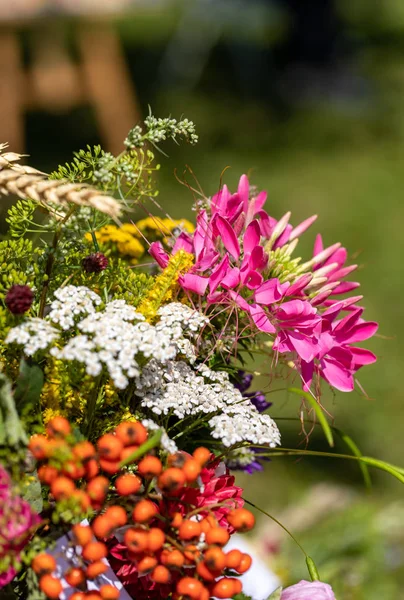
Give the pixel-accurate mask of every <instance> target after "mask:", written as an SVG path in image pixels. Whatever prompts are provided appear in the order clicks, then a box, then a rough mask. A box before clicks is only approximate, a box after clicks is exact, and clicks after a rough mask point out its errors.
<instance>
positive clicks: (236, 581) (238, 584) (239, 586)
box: [233, 577, 243, 595]
mask: <svg viewBox="0 0 404 600" xmlns="http://www.w3.org/2000/svg"><path fill="white" fill-rule="evenodd" d="M233 586H234V591H233V595H235V594H241V592H242V591H243V584H242V583H241V581H240V579H237V578H236V577H234V578H233Z"/></svg>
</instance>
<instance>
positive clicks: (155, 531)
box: [147, 527, 166, 552]
mask: <svg viewBox="0 0 404 600" xmlns="http://www.w3.org/2000/svg"><path fill="white" fill-rule="evenodd" d="M165 541H166V536H165V534H164V531H162V530H161V529H159V528H158V527H152V528H151V529H149V533H148V536H147V548H148V550H149V551H150V552H157V550H160V548H161V547H162V546H163V544H164V542H165Z"/></svg>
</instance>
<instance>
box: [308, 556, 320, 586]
mask: <svg viewBox="0 0 404 600" xmlns="http://www.w3.org/2000/svg"><path fill="white" fill-rule="evenodd" d="M306 565H307V569H308V571H309V575H310V578H311V580H312V581H320V575H319V574H318V570H317V567H316V563H315V562H314V560H313V559H312V558H311V557H310V556H306Z"/></svg>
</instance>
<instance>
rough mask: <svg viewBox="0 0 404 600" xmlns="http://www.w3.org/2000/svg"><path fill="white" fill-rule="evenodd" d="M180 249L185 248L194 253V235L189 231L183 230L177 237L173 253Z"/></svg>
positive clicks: (186, 250)
mask: <svg viewBox="0 0 404 600" xmlns="http://www.w3.org/2000/svg"><path fill="white" fill-rule="evenodd" d="M178 250H185V252H188V254H193V251H194V245H193V242H192V237H191V236H190V235H189V234H188V233H185V232H182V233H180V235H179V236H178V237H177V239H176V241H175V244H174V246H173V254H175V253H176V252H178Z"/></svg>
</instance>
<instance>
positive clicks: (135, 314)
mask: <svg viewBox="0 0 404 600" xmlns="http://www.w3.org/2000/svg"><path fill="white" fill-rule="evenodd" d="M166 139H172V140H174V141H178V140H180V139H182V140H184V141H185V142H188V143H190V144H193V143H196V141H197V136H196V133H195V128H194V125H193V123H192V122H191V121H188V120H187V119H183V120H182V121H176V120H175V119H171V118H169V119H157V118H155V117H153V116H152V115H149V117H148V118H147V119H146V120H145V127H144V128H141V127H140V126H136V127H135V128H134V129H133V130H132V131H131V132H130V133H129V134H128V137H127V138H126V140H125V141H124V149H123V151H122V153H121V154H120V155H119V156H113V155H111V154H110V153H108V152H104V151H103V150H102V149H101V148H100V147H98V146H97V147H95V148H87V149H86V150H82V151H80V152H78V153H77V154H76V155H75V157H74V160H73V162H72V163H70V164H66V165H61V166H59V168H58V169H57V170H56V171H55V172H54V173H52V174H51V175H50V176H48V175H46V174H44V173H42V172H40V171H38V170H36V169H34V168H32V167H29V166H24V165H22V164H21V160H20V159H21V157H20V156H19V155H17V154H14V153H13V152H10V151H8V149H7V148H6V147H5V146H4V145H3V146H2V147H1V153H0V193H1V194H3V195H7V194H14V195H16V196H18V197H19V198H20V199H19V200H18V201H17V202H16V204H14V205H13V206H11V208H10V209H9V211H8V214H7V217H6V222H7V225H8V234H7V236H6V237H5V239H4V240H3V241H1V242H0V264H1V265H2V267H1V269H2V272H1V278H0V295H1V304H0V328H1V340H0V351H1V355H0V361H1V363H0V364H1V372H0V461H1V466H0V496H1V504H0V517H1V520H0V523H1V528H0V586H3V588H4V589H3V591H4V593H8V594H9V596H10V597H11V598H24V599H26V598H27V599H30V600H38V599H43V598H50V599H57V598H61V599H62V598H70V599H71V600H83V599H87V600H88V599H93V600H94V599H96V598H98V599H100V598H101V599H103V600H112V599H115V598H122V599H124V598H126V599H128V598H136V599H137V598H145V599H150V600H151V599H159V598H171V597H172V598H173V599H175V600H176V599H178V600H181V599H182V598H183V599H184V600H208V599H209V598H211V597H216V598H236V597H237V598H240V599H241V598H246V597H248V591H247V590H244V592H243V579H244V574H245V573H246V572H248V570H249V569H250V567H251V565H252V564H253V565H254V558H252V557H251V556H250V554H249V553H248V552H244V551H243V550H242V549H239V548H238V546H237V539H238V537H237V536H238V534H239V533H240V532H241V533H242V532H245V531H249V530H251V529H252V528H253V526H254V522H255V517H254V515H253V513H252V512H250V510H249V508H250V507H252V506H254V505H253V504H252V503H251V502H249V501H248V499H246V498H245V496H244V493H243V490H242V489H241V488H240V487H238V486H237V485H236V484H235V476H234V472H235V471H237V470H242V471H246V472H248V473H254V472H255V471H260V470H262V469H263V462H264V461H266V460H268V459H269V458H270V457H274V456H283V455H291V456H293V455H296V456H297V455H305V454H307V455H310V454H318V453H316V452H312V451H310V450H307V449H299V448H297V449H293V448H288V449H286V448H282V446H281V435H280V431H279V429H278V426H277V424H276V422H275V421H274V419H273V418H272V417H271V416H270V406H271V403H270V402H269V401H268V400H267V395H266V394H264V393H263V392H257V391H252V390H251V386H252V384H253V376H254V372H255V371H256V369H254V366H255V363H256V361H258V360H259V361H260V362H261V363H262V364H263V365H265V371H266V372H267V373H268V383H269V384H271V382H272V381H274V380H275V379H277V380H282V381H284V382H285V386H286V387H288V389H289V391H290V393H292V394H296V395H297V396H299V397H300V399H301V402H302V407H301V415H303V416H302V417H301V419H302V421H307V422H309V423H310V425H311V426H312V427H314V426H315V425H319V426H320V427H322V429H323V431H324V435H325V437H326V440H327V441H328V443H329V445H330V446H333V444H334V436H335V435H338V434H340V432H338V430H335V429H334V428H333V427H332V426H331V425H330V424H329V421H328V419H327V417H326V415H325V413H324V411H323V408H322V405H321V385H322V384H326V385H329V386H331V387H333V388H335V389H338V390H341V391H344V392H349V391H351V390H353V389H354V385H355V382H356V379H355V374H356V372H357V371H358V370H359V369H360V368H361V367H362V366H365V365H367V364H370V363H373V362H374V361H375V360H376V357H375V355H374V354H372V352H370V351H369V350H367V349H365V348H362V347H361V346H358V345H357V343H361V342H363V341H364V340H366V339H368V338H370V337H372V336H373V335H374V333H375V332H376V330H377V324H376V323H374V322H369V321H365V320H364V318H363V312H364V309H363V307H361V306H360V305H359V304H358V303H359V302H360V301H361V300H362V297H361V296H358V295H354V296H353V295H349V294H350V292H352V291H353V290H355V289H356V288H357V287H358V285H359V284H358V283H355V282H351V281H347V280H346V278H347V276H349V275H350V274H351V273H352V272H353V271H354V269H355V265H349V266H347V265H346V261H347V251H346V250H345V248H343V247H341V244H339V243H336V244H333V245H331V246H327V247H324V246H323V242H322V238H321V236H317V238H316V240H315V244H314V251H313V256H312V257H311V258H308V259H307V260H302V259H301V258H300V257H298V256H297V255H296V247H297V244H298V240H299V237H300V236H301V235H302V234H303V233H304V232H305V231H306V230H307V229H308V228H309V227H310V226H311V225H312V224H313V223H314V221H315V219H316V217H315V216H313V217H310V218H308V219H307V220H306V221H304V222H303V223H300V224H299V225H297V226H292V225H291V224H290V222H289V221H290V216H291V215H290V213H286V214H285V215H284V216H282V217H281V218H279V219H276V218H274V217H272V216H270V215H269V214H268V213H267V212H266V210H265V202H266V192H263V191H258V190H257V189H256V188H255V187H253V186H252V185H250V183H249V181H248V179H247V177H246V176H245V175H243V176H242V177H241V178H240V181H239V185H238V189H237V191H236V192H235V193H232V192H230V191H229V189H228V188H227V187H226V186H225V185H224V186H221V187H220V189H219V191H218V192H217V193H216V194H214V195H213V196H212V197H207V196H205V194H204V193H203V192H202V190H201V189H200V188H199V186H198V185H196V187H195V186H194V187H193V186H191V185H189V184H187V185H188V187H189V188H190V191H191V192H192V193H193V195H194V197H195V198H196V200H195V206H194V208H195V216H196V219H195V221H196V225H194V224H192V223H191V222H189V221H188V220H186V219H179V220H174V219H172V218H170V217H169V216H168V215H167V214H166V213H165V212H164V210H163V209H162V208H161V207H160V205H159V204H158V202H157V200H156V196H157V191H156V188H155V182H154V178H153V174H154V172H155V171H156V170H157V169H158V168H159V166H158V165H157V164H156V160H155V155H154V153H153V152H152V150H151V148H152V147H157V148H158V147H159V144H161V143H162V142H163V141H164V140H166ZM147 203H149V204H147ZM150 203H151V205H152V206H153V210H152V211H150V210H149V209H148V208H147V207H148V205H150ZM139 211H143V215H142V218H140V219H139V218H137V217H136V216H135V215H136V214H138V213H139ZM267 387H268V389H269V392H270V391H271V385H268V386H267ZM342 437H343V440H344V441H345V443H346V444H347V454H346V455H345V456H346V458H347V459H350V460H356V461H357V462H358V463H359V466H360V467H361V469H362V473H363V476H364V478H365V481H366V482H368V481H369V473H368V466H373V467H377V468H381V469H384V470H386V471H388V472H390V473H391V474H392V475H393V476H395V477H396V478H398V479H399V480H400V481H404V475H403V471H402V470H401V469H400V468H398V467H394V466H392V465H389V464H386V463H384V462H382V461H379V460H376V459H373V458H369V457H364V456H362V455H361V453H360V451H359V449H358V448H357V447H356V445H355V444H354V443H353V441H352V440H351V439H350V438H349V437H348V436H346V435H343V434H342ZM329 455H331V456H333V455H332V454H331V453H329ZM338 456H339V457H341V455H340V454H339V455H338ZM255 509H256V511H259V512H261V513H264V514H267V513H265V511H264V510H263V509H261V508H260V507H255ZM267 516H268V517H270V515H267ZM234 535H235V537H233V536H234ZM230 540H231V545H229V541H230ZM242 547H243V548H244V546H242V545H240V548H242ZM302 550H303V549H302ZM303 552H304V550H303ZM305 559H306V564H307V567H308V579H309V580H310V581H301V582H300V583H297V584H296V585H294V586H292V587H290V588H287V589H285V590H283V591H282V589H281V588H280V587H278V589H277V590H275V591H273V590H271V591H273V593H272V595H271V598H272V599H276V598H278V599H279V598H282V600H300V599H303V598H310V599H311V600H314V599H317V600H325V599H332V598H334V595H333V592H332V590H331V588H330V586H329V585H328V584H326V583H322V582H321V581H320V577H319V575H318V572H317V569H316V566H315V562H314V560H313V558H312V557H309V556H307V555H306V556H305ZM262 585H263V582H262Z"/></svg>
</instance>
